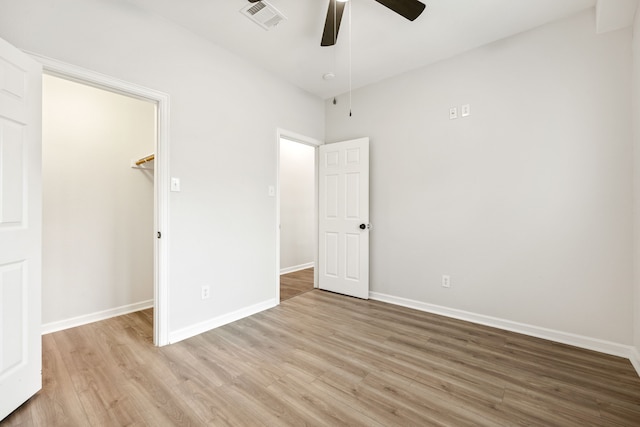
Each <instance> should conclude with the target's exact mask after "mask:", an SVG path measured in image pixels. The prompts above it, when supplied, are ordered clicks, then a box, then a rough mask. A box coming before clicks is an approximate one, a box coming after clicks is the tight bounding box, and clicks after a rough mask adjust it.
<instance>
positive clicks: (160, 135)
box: [31, 54, 170, 346]
mask: <svg viewBox="0 0 640 427" xmlns="http://www.w3.org/2000/svg"><path fill="white" fill-rule="evenodd" d="M31 56H32V57H33V58H34V59H35V60H37V61H38V62H40V64H42V67H43V71H44V74H48V75H51V76H56V77H61V78H62V79H66V80H69V81H73V82H78V83H81V84H84V85H86V86H90V87H94V88H99V89H104V90H106V91H109V92H113V93H116V94H121V95H125V96H127V97H129V98H134V99H138V100H142V101H147V102H150V103H152V104H153V105H155V113H156V114H155V132H156V135H155V136H156V138H155V150H154V157H155V159H154V162H153V163H154V164H153V199H154V201H153V229H152V236H151V238H153V248H154V250H153V257H154V262H153V298H152V300H153V304H152V305H153V308H154V309H153V316H152V318H153V343H154V344H155V345H156V346H164V345H167V344H169V280H168V268H169V267H168V266H169V239H170V230H169V185H168V184H169V158H168V155H167V154H168V153H169V95H167V94H166V93H163V92H159V91H156V90H154V89H149V88H146V87H143V86H140V85H137V84H134V83H130V82H126V81H124V80H119V79H116V78H114V77H110V76H107V75H104V74H100V73H97V72H94V71H91V70H87V69H84V68H81V67H78V66H75V65H71V64H67V63H64V62H61V61H57V60H55V59H51V58H47V57H43V56H40V55H36V54H31ZM89 122H90V118H88V120H87V121H85V124H87V123H89ZM73 155H74V154H73V153H70V156H73ZM82 160H83V159H80V158H77V159H76V161H78V162H82ZM131 160H132V159H128V160H127V164H126V165H125V167H127V168H130V166H131ZM83 164H84V165H85V166H86V168H88V169H91V163H90V162H84V163H83ZM136 172H139V171H136ZM96 226H97V227H99V228H100V229H101V230H104V229H107V228H108V227H107V226H106V225H105V224H96ZM112 229H113V228H112ZM115 232H117V233H119V232H122V230H116V231H115ZM66 297H67V298H74V297H75V296H74V295H67V296H66ZM135 308H136V307H133V309H131V310H129V311H135ZM117 311H118V310H116V311H115V312H114V311H110V310H107V311H102V312H97V313H94V314H93V315H87V316H80V317H77V318H71V319H69V320H68V321H63V322H61V323H58V324H53V326H54V327H51V328H47V327H46V325H43V333H47V332H54V331H55V330H60V329H66V328H69V327H73V326H78V325H80V324H84V323H89V322H92V321H96V320H101V319H104V318H107V317H112V316H115V315H118V314H122V313H118V312H117ZM125 311H126V310H125Z"/></svg>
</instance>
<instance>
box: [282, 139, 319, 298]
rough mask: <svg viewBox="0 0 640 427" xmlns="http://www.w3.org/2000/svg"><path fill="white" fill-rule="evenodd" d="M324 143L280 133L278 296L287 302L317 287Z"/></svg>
mask: <svg viewBox="0 0 640 427" xmlns="http://www.w3.org/2000/svg"><path fill="white" fill-rule="evenodd" d="M320 145H321V142H319V141H316V140H313V139H311V138H307V137H304V136H301V135H296V134H294V133H291V132H287V131H282V130H279V132H278V140H277V152H278V163H277V164H278V192H277V194H278V197H277V199H278V200H277V203H278V215H277V217H278V218H277V236H278V238H277V242H278V243H277V255H278V256H277V259H278V262H277V266H276V267H277V270H276V271H277V276H278V277H277V280H276V283H277V296H278V301H280V302H281V301H284V300H286V299H289V298H292V297H294V296H297V295H300V294H302V293H304V292H308V291H310V290H313V289H314V288H316V287H317V280H316V277H317V268H316V267H317V259H318V250H317V248H318V244H317V243H318V240H317V230H318V228H317V225H318V216H317V211H318V197H317V194H318V192H317V189H318V183H317V176H318V174H317V170H318V166H317V151H318V147H319V146H320Z"/></svg>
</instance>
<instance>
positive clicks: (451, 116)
mask: <svg viewBox="0 0 640 427" xmlns="http://www.w3.org/2000/svg"><path fill="white" fill-rule="evenodd" d="M457 118H458V107H451V108H449V120H453V119H457Z"/></svg>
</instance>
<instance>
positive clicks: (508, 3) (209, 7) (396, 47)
mask: <svg viewBox="0 0 640 427" xmlns="http://www.w3.org/2000/svg"><path fill="white" fill-rule="evenodd" d="M128 1H129V2H131V3H133V4H135V5H137V6H138V7H140V8H142V9H146V10H148V11H150V12H152V13H156V14H159V15H161V16H164V17H165V18H166V19H168V20H170V21H173V22H175V23H177V24H179V25H181V26H183V27H185V28H187V29H188V30H190V31H192V32H194V33H196V34H199V35H200V36H202V37H204V38H206V39H209V40H211V41H212V42H214V43H216V44H217V45H219V46H222V47H224V48H226V49H228V50H229V51H232V52H235V53H236V54H238V55H240V56H242V57H245V58H247V59H248V60H249V61H251V62H253V63H254V64H256V65H258V66H260V67H263V68H264V69H266V70H269V71H271V72H273V73H274V74H276V75H279V76H281V77H282V78H284V79H286V80H288V81H289V82H291V83H293V84H294V85H296V86H298V87H300V88H302V89H304V90H306V91H308V92H311V93H313V94H315V95H317V96H319V97H321V98H324V99H326V98H330V97H332V96H334V95H338V94H341V93H344V92H346V91H348V89H349V72H348V71H349V43H348V42H349V16H348V12H347V11H345V15H344V17H343V21H342V26H341V27H340V35H339V37H338V43H337V45H336V46H335V47H320V38H321V35H322V30H323V26H324V20H325V16H326V13H327V6H328V4H329V0H267V1H268V2H269V3H271V4H272V5H273V6H275V7H276V8H277V9H278V10H280V11H281V12H282V13H283V14H284V15H285V16H286V17H287V20H286V21H283V22H282V23H280V25H278V26H277V27H276V28H274V29H272V30H270V31H265V30H263V29H262V28H260V27H259V26H258V25H257V24H255V23H253V22H252V21H250V20H249V19H247V18H246V17H245V16H243V15H242V14H240V13H239V11H240V9H241V8H243V7H244V6H246V5H247V4H248V3H247V0H128ZM421 1H423V2H424V3H425V4H426V10H425V11H424V12H423V14H422V15H421V16H420V17H419V18H418V19H416V20H415V21H413V22H410V21H408V20H406V19H405V18H403V17H401V16H399V15H397V14H395V13H394V12H392V11H391V10H389V9H387V8H386V7H384V6H382V5H380V4H379V3H377V2H376V1H375V0H351V8H352V17H351V19H352V27H351V29H352V31H351V34H352V49H351V50H352V87H353V88H354V89H356V88H358V87H362V86H365V85H367V84H370V83H373V82H376V81H379V80H382V79H385V78H387V77H391V76H394V75H398V74H400V73H403V72H405V71H408V70H411V69H415V68H419V67H422V66H425V65H428V64H431V63H433V62H436V61H439V60H442V59H444V58H448V57H451V56H454V55H457V54H459V53H461V52H464V51H466V50H469V49H473V48H475V47H478V46H481V45H484V44H487V43H490V42H493V41H495V40H499V39H502V38H505V37H509V36H511V35H513V34H516V33H519V32H522V31H526V30H529V29H531V28H535V27H537V26H540V25H542V24H545V23H547V22H551V21H554V20H557V19H560V18H564V17H567V16H570V15H573V14H576V13H578V12H580V11H582V10H585V9H588V8H591V7H594V6H595V4H596V0H421ZM347 10H348V9H347ZM327 72H333V73H335V74H336V77H335V78H334V79H333V80H330V81H326V80H323V78H322V76H323V74H325V73H327Z"/></svg>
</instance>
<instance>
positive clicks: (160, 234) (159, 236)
mask: <svg viewBox="0 0 640 427" xmlns="http://www.w3.org/2000/svg"><path fill="white" fill-rule="evenodd" d="M161 237H162V233H160V232H159V231H158V239H159V238H161Z"/></svg>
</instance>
